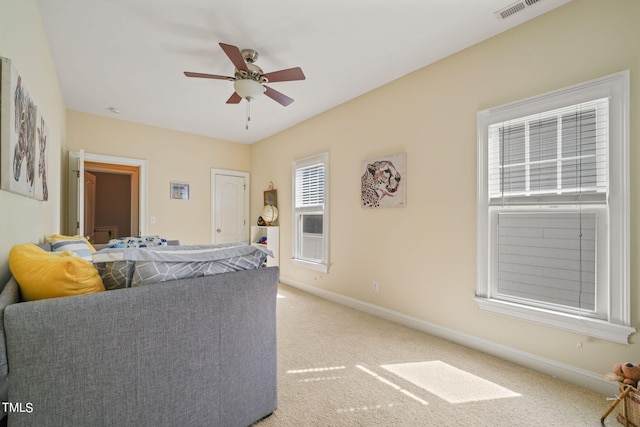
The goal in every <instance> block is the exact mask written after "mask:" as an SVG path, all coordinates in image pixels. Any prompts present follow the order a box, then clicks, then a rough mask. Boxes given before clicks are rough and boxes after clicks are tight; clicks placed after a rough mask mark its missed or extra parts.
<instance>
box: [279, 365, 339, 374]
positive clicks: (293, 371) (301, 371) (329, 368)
mask: <svg viewBox="0 0 640 427" xmlns="http://www.w3.org/2000/svg"><path fill="white" fill-rule="evenodd" d="M343 369H347V367H346V366H327V367H324V368H307V369H289V370H288V371H287V374H306V373H309V372H326V371H340V370H343Z"/></svg>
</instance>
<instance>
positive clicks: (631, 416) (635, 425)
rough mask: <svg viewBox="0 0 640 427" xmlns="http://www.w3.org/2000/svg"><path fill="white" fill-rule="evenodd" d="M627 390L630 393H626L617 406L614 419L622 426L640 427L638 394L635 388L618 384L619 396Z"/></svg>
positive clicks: (639, 397)
mask: <svg viewBox="0 0 640 427" xmlns="http://www.w3.org/2000/svg"><path fill="white" fill-rule="evenodd" d="M627 388H630V389H631V391H629V392H627V393H626V395H625V396H624V400H622V401H621V402H620V404H619V405H618V416H617V417H616V419H617V420H618V422H620V424H622V425H624V426H629V427H640V394H639V393H638V390H637V389H636V388H635V387H632V386H630V385H626V384H620V394H621V395H622V394H624V392H625V391H626V389H627Z"/></svg>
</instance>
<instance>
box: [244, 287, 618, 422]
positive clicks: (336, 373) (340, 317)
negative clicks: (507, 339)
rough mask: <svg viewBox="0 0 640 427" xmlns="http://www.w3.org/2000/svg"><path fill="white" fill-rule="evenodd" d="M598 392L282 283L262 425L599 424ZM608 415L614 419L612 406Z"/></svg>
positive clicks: (601, 404)
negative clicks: (271, 382) (273, 390)
mask: <svg viewBox="0 0 640 427" xmlns="http://www.w3.org/2000/svg"><path fill="white" fill-rule="evenodd" d="M609 404H610V402H608V401H607V400H606V397H605V396H602V395H600V394H597V393H594V392H591V391H589V390H586V389H583V388H580V387H577V386H574V385H572V384H569V383H566V382H564V381H561V380H558V379H555V378H553V377H550V376H548V375H545V374H541V373H539V372H536V371H533V370H530V369H526V368H523V367H521V366H518V365H515V364H513V363H510V362H505V361H503V360H501V359H498V358H496V357H493V356H490V355H486V354H484V353H479V352H477V351H474V350H471V349H469V348H466V347H463V346H460V345H457V344H453V343H450V342H448V341H444V340H442V339H440V338H436V337H433V336H430V335H427V334H425V333H422V332H419V331H415V330H413V329H410V328H407V327H405V326H401V325H398V324H395V323H392V322H389V321H386V320H384V319H380V318H377V317H375V316H372V315H369V314H366V313H362V312H359V311H356V310H353V309H350V308H347V307H344V306H341V305H339V304H336V303H333V302H330V301H327V300H324V299H322V298H318V297H316V296H313V295H310V294H307V293H304V292H301V291H299V290H297V289H294V288H291V287H288V286H285V285H281V286H280V298H279V299H278V409H277V410H276V411H275V412H274V414H273V415H271V416H270V417H268V418H266V419H264V420H262V421H260V422H258V423H256V424H255V426H256V427H270V426H296V427H300V426H563V427H566V426H599V425H600V416H601V415H602V413H603V412H604V411H605V410H606V409H607V408H608V407H609ZM607 425H619V424H618V423H617V422H616V421H615V413H614V414H612V415H610V416H609V418H607Z"/></svg>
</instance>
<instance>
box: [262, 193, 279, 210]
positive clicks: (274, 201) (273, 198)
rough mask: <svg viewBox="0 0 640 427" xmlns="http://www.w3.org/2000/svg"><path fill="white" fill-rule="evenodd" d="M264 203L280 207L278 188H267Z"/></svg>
mask: <svg viewBox="0 0 640 427" xmlns="http://www.w3.org/2000/svg"><path fill="white" fill-rule="evenodd" d="M264 205H265V206H266V205H271V206H275V207H278V190H267V191H265V192H264Z"/></svg>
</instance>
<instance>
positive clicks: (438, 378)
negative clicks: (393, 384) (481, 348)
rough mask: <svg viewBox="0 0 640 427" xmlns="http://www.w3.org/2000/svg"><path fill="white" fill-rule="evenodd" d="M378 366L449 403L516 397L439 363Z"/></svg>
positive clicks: (459, 370) (509, 391) (491, 384)
mask: <svg viewBox="0 0 640 427" xmlns="http://www.w3.org/2000/svg"><path fill="white" fill-rule="evenodd" d="M381 367H382V368H384V369H386V370H387V371H389V372H391V373H393V374H395V375H397V376H399V377H400V378H403V379H405V380H407V381H409V382H411V383H413V384H415V385H417V386H418V387H420V388H422V389H424V390H426V391H428V392H429V393H432V394H434V395H436V396H438V397H439V398H441V399H443V400H445V401H447V402H449V403H466V402H477V401H481V400H492V399H503V398H507V397H518V396H520V394H518V393H515V392H513V391H511V390H509V389H507V388H505V387H502V386H499V385H497V384H495V383H492V382H491V381H487V380H485V379H484V378H480V377H478V376H476V375H473V374H471V373H469V372H466V371H463V370H462V369H458V368H455V367H453V366H451V365H448V364H447V363H444V362H442V361H440V360H434V361H431V362H416V363H396V364H392V365H381Z"/></svg>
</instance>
